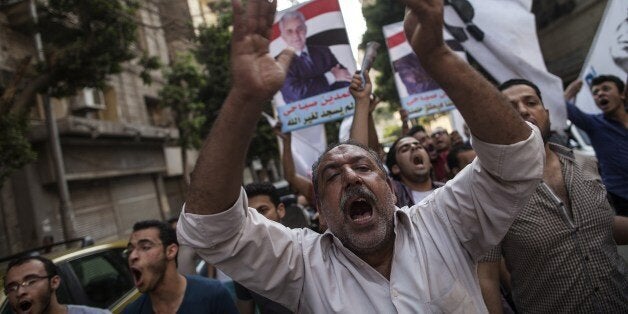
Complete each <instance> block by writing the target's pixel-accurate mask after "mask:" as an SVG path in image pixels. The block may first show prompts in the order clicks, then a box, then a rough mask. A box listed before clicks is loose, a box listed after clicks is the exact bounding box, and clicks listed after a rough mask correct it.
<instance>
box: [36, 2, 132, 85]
mask: <svg viewBox="0 0 628 314" xmlns="http://www.w3.org/2000/svg"><path fill="white" fill-rule="evenodd" d="M137 8H138V0H125V1H111V0H90V1H84V0H49V1H46V4H45V5H44V4H42V2H40V4H39V10H38V12H39V25H38V26H37V27H36V28H34V30H36V31H39V32H40V33H41V37H42V40H43V41H44V50H45V51H46V59H47V61H46V62H47V63H46V65H40V66H39V67H38V70H39V71H40V72H41V73H46V74H49V75H50V81H49V85H48V86H44V87H43V88H42V89H41V90H40V91H45V90H49V92H50V95H51V96H54V97H65V96H70V95H73V94H75V93H76V91H77V90H80V89H82V88H84V87H97V88H102V87H103V85H104V82H105V79H106V77H107V75H110V74H115V73H119V72H120V71H121V69H122V68H121V66H120V64H121V63H122V62H125V61H129V60H131V59H133V58H134V57H135V55H134V54H133V53H132V51H131V49H130V46H131V44H132V43H133V42H134V41H135V40H136V29H137V21H136V16H135V13H136V10H137Z"/></svg>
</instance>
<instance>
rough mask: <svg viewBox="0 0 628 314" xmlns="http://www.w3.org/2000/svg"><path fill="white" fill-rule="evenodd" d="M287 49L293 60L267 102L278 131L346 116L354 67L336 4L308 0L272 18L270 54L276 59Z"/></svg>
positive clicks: (335, 0)
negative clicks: (273, 110)
mask: <svg viewBox="0 0 628 314" xmlns="http://www.w3.org/2000/svg"><path fill="white" fill-rule="evenodd" d="M280 24H281V25H280ZM288 47H292V48H293V49H294V50H295V52H296V56H295V58H294V59H293V60H292V63H291V65H290V68H289V70H288V73H287V75H286V80H285V82H284V86H282V88H281V89H280V91H279V92H278V93H277V94H276V95H275V96H274V98H273V100H274V104H275V106H276V108H277V113H278V118H279V120H280V121H281V122H282V131H283V132H289V131H294V130H298V129H303V128H308V127H311V126H314V125H318V124H322V123H325V122H330V121H334V120H338V119H342V118H344V117H346V116H350V115H352V114H353V109H354V100H353V97H351V94H350V93H349V88H348V87H349V84H350V80H351V75H352V74H353V73H354V72H355V70H356V63H355V59H354V57H353V53H352V51H351V47H350V46H349V38H348V36H347V31H346V29H345V23H344V20H343V17H342V13H341V11H340V4H339V2H338V0H313V1H309V2H306V3H303V4H300V5H297V6H293V7H291V8H289V9H287V10H284V11H281V12H278V13H277V14H276V16H275V24H274V25H273V33H272V37H271V43H270V54H271V55H273V56H275V57H276V56H277V55H278V54H279V53H281V51H282V50H284V49H286V48H288ZM332 70H334V71H333V72H332Z"/></svg>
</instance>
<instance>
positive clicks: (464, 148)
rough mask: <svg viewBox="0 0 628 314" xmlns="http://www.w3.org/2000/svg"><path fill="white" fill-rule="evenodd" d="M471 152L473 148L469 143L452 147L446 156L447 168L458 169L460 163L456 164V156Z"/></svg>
mask: <svg viewBox="0 0 628 314" xmlns="http://www.w3.org/2000/svg"><path fill="white" fill-rule="evenodd" d="M470 150H473V147H471V145H469V143H464V144H462V145H456V146H454V147H453V148H452V149H451V150H450V151H449V154H448V155H447V166H449V169H453V168H460V162H458V154H459V153H462V152H468V151H470Z"/></svg>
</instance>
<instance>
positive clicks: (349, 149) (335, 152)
mask: <svg viewBox="0 0 628 314" xmlns="http://www.w3.org/2000/svg"><path fill="white" fill-rule="evenodd" d="M360 157H365V158H368V159H372V156H371V154H369V152H368V151H366V150H365V149H364V148H362V147H359V146H356V145H351V144H341V145H338V146H336V147H334V148H332V149H330V150H329V151H328V152H326V153H325V154H324V155H323V156H322V157H321V165H323V164H325V163H329V162H333V161H336V160H339V159H350V158H360Z"/></svg>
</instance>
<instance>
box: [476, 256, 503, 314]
mask: <svg viewBox="0 0 628 314" xmlns="http://www.w3.org/2000/svg"><path fill="white" fill-rule="evenodd" d="M500 264H501V262H499V261H498V262H482V263H478V278H479V280H480V288H481V289H482V298H484V304H486V308H487V309H488V312H489V313H491V314H496V313H503V308H502V299H501V291H500V290H499V265H500Z"/></svg>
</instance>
